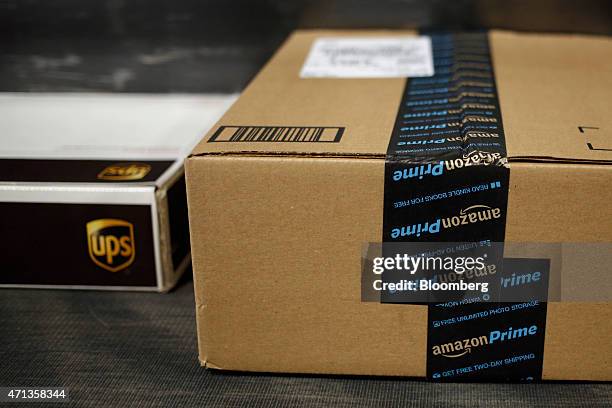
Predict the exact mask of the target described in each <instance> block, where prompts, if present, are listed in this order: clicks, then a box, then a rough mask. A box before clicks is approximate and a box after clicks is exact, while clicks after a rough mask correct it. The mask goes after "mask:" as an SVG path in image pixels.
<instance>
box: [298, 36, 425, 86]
mask: <svg viewBox="0 0 612 408" xmlns="http://www.w3.org/2000/svg"><path fill="white" fill-rule="evenodd" d="M433 74H434V66H433V56H432V51H431V39H430V38H429V37H426V36H420V37H366V38H355V37H344V38H342V37H329V38H318V39H317V40H316V41H315V42H314V44H313V45H312V48H311V49H310V53H309V54H308V58H306V62H305V63H304V66H303V67H302V72H301V73H300V76H301V77H302V78H405V77H429V76H432V75H433Z"/></svg>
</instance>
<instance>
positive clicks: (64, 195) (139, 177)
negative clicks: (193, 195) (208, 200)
mask: <svg viewBox="0 0 612 408" xmlns="http://www.w3.org/2000/svg"><path fill="white" fill-rule="evenodd" d="M232 100H233V97H231V96H225V97H224V96H208V97H203V96H116V95H115V96H113V95H87V94H78V95H76V94H74V95H70V94H64V95H57V94H42V95H36V94H27V95H20V94H4V95H2V96H1V97H0V132H2V135H3V136H2V138H0V230H1V231H2V239H1V243H2V247H3V248H4V252H3V260H2V274H1V276H0V287H35V288H71V289H115V290H149V291H167V290H169V289H170V288H172V286H173V285H174V284H175V283H176V281H177V280H178V278H179V277H180V276H181V274H182V273H183V271H184V270H185V269H186V267H187V266H188V265H189V263H190V248H189V231H188V219H187V201H186V200H187V199H186V193H185V178H184V172H183V160H184V158H185V156H186V155H187V154H188V152H189V151H190V150H191V149H192V148H193V146H194V144H195V143H196V142H197V139H199V135H200V134H201V132H202V131H205V130H206V129H207V128H206V126H207V125H208V126H210V125H211V124H212V123H214V121H215V120H217V119H218V118H219V116H220V115H221V114H222V113H223V111H224V110H225V108H227V106H229V104H230V103H231V102H232ZM203 115H204V119H205V120H202V118H203ZM207 116H208V118H207ZM206 119H208V123H206Z"/></svg>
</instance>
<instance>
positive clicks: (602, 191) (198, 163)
mask: <svg viewBox="0 0 612 408" xmlns="http://www.w3.org/2000/svg"><path fill="white" fill-rule="evenodd" d="M411 36H416V33H414V32H406V31H301V32H296V33H294V34H293V35H292V36H291V37H290V38H289V39H288V40H287V42H286V43H285V44H284V45H283V46H282V48H281V49H280V50H279V51H278V53H277V54H276V55H275V56H274V57H273V58H272V60H271V61H270V62H269V63H268V64H267V65H266V67H265V68H264V69H263V70H262V71H261V72H260V73H259V75H258V76H257V77H256V78H255V79H254V81H253V82H252V83H251V84H250V85H249V87H248V88H247V89H246V90H245V91H244V93H243V94H242V96H241V97H240V98H239V100H238V101H237V102H236V103H235V104H234V106H233V107H232V108H231V109H230V110H229V111H228V112H227V113H226V114H225V115H224V116H223V117H222V119H221V120H220V121H219V122H218V123H217V125H216V126H214V127H213V128H212V129H211V130H210V132H209V133H208V134H207V135H206V136H205V138H204V139H203V140H202V142H201V143H200V144H199V145H198V146H197V147H196V148H195V149H194V150H193V152H192V154H191V156H190V157H189V159H188V160H187V162H186V174H187V188H188V202H189V218H190V228H191V242H192V255H193V266H194V282H195V295H196V305H197V321H198V341H199V353H200V361H201V363H202V364H203V365H204V366H206V367H209V368H216V369H224V370H241V371H267V372H285V373H325V374H361V375H400V376H418V377H422V376H426V375H428V376H429V377H432V378H439V377H440V372H434V373H433V374H438V375H437V376H436V375H432V372H431V371H429V370H428V354H430V353H429V350H430V349H431V344H428V336H429V334H430V333H429V331H430V326H429V324H428V312H429V311H428V308H429V306H428V305H408V304H381V303H376V302H364V301H362V298H361V287H360V286H361V268H362V264H361V262H362V248H363V245H364V243H368V242H380V241H381V240H382V239H383V238H382V237H383V234H384V229H385V228H386V227H385V225H384V224H385V222H386V221H384V220H385V212H386V211H387V207H386V206H387V205H388V203H386V200H387V199H388V193H389V186H388V185H386V179H385V172H386V171H388V167H387V166H389V163H390V161H391V160H390V154H389V151H390V148H389V146H390V140H393V139H392V137H394V135H397V131H398V126H397V125H396V120H398V118H400V119H401V117H402V115H400V114H398V110H399V113H402V109H404V108H403V107H405V106H408V105H410V103H412V102H413V101H428V102H423V103H429V104H434V105H435V104H443V105H445V106H444V107H441V108H437V110H436V109H433V108H432V109H428V110H423V112H425V113H426V114H428V115H433V113H432V112H434V111H436V112H437V111H444V110H449V109H456V107H457V105H456V104H459V105H458V108H459V109H462V110H463V112H462V113H464V114H465V111H469V110H470V109H472V110H475V111H478V110H479V109H480V110H485V111H486V110H487V109H489V108H488V107H487V106H484V107H483V106H479V105H487V103H491V104H493V105H496V106H497V109H498V111H499V112H501V117H500V118H499V120H498V121H497V122H493V123H495V125H496V127H491V128H486V127H485V128H484V129H492V130H488V131H487V132H491V133H496V134H497V135H498V136H499V137H501V136H503V135H505V153H504V154H503V155H502V156H501V158H498V159H499V160H497V161H496V162H495V164H497V165H498V166H497V167H495V169H500V170H499V171H501V172H502V173H500V174H501V177H502V178H503V177H504V174H509V181H508V180H507V179H506V181H505V182H504V181H503V180H502V183H501V186H502V188H501V189H499V190H500V191H501V193H500V195H499V196H496V197H495V199H502V201H503V200H507V201H504V202H503V205H501V210H500V211H501V214H502V215H503V216H502V217H500V220H501V221H502V226H501V229H499V230H497V233H498V232H499V231H501V238H500V239H499V240H505V241H512V242H544V243H545V242H552V243H571V242H578V243H581V242H599V243H602V244H606V243H610V242H612V189H610V183H611V182H612V166H610V164H612V144H611V141H610V138H609V137H607V136H605V135H606V134H608V133H609V129H610V128H611V127H612V119H611V118H610V115H609V101H610V96H611V91H612V82H611V78H612V76H611V75H610V69H609V66H610V62H611V61H610V59H609V57H608V56H610V55H612V40H610V39H609V38H601V37H586V36H569V35H546V34H525V33H523V34H519V33H511V32H500V31H494V32H490V33H488V34H487V35H485V39H484V40H482V39H481V40H474V42H473V41H472V40H471V39H470V37H469V35H468V37H467V39H465V41H464V40H461V37H458V38H459V40H457V41H456V42H455V45H454V47H453V45H452V38H451V39H450V40H448V41H447V40H443V41H442V45H440V42H438V48H437V50H436V47H435V46H434V58H435V59H436V61H437V62H436V76H433V77H429V78H431V79H430V82H429V83H430V84H432V85H431V86H429V87H427V86H425V87H424V86H421V85H419V86H418V87H415V88H411V83H412V84H423V83H427V82H426V81H423V80H421V81H417V80H416V79H415V78H410V79H406V78H402V77H400V76H401V72H400V71H401V70H399V69H396V68H397V65H393V64H387V62H384V61H383V62H382V63H381V64H383V65H384V67H387V68H388V67H391V68H393V69H389V70H386V71H385V70H384V69H383V71H384V72H383V74H384V75H391V76H393V75H396V76H397V77H386V78H382V77H376V78H373V77H369V78H364V77H359V75H361V74H360V73H359V72H357V73H355V72H354V70H351V71H350V72H349V73H347V74H346V75H344V74H342V72H340V74H338V72H336V71H334V69H336V68H338V66H342V64H343V62H342V61H340V62H338V63H337V65H336V66H333V67H331V68H330V67H329V66H327V67H323V68H321V66H316V64H315V66H314V68H313V66H311V67H310V68H309V70H310V71H309V70H308V69H305V68H304V64H305V61H307V59H308V58H310V57H309V55H311V56H312V54H310V53H311V48H312V47H313V44H314V43H315V41H316V40H318V39H320V38H330V37H334V38H336V37H342V38H346V37H350V38H358V39H362V38H364V37H367V38H383V39H389V38H391V39H393V38H405V37H411ZM432 41H433V40H432ZM435 41H438V40H435ZM435 41H434V42H435ZM444 41H447V42H446V43H445V42H444ZM458 44H459V45H458ZM434 45H435V44H434ZM445 47H446V48H445ZM460 48H462V49H465V50H467V54H468V55H469V54H470V51H469V50H470V49H472V48H474V49H478V50H479V51H482V50H483V49H484V48H488V50H489V52H490V54H489V55H490V59H491V64H492V67H491V68H492V70H491V72H492V73H493V77H494V85H493V87H492V88H491V86H489V85H487V88H486V89H484V90H480V91H479V90H477V89H476V90H474V89H471V88H470V87H472V86H475V87H477V86H482V85H473V84H470V83H465V82H463V83H460V85H456V81H457V80H458V81H463V80H465V81H467V82H469V81H472V82H479V80H478V78H477V76H478V73H479V72H480V71H479V70H478V69H476V68H475V69H476V70H475V71H470V70H471V69H472V68H473V67H477V66H478V64H480V63H481V62H473V61H470V60H469V58H467V57H466V59H465V61H462V62H457V60H458V59H460V58H459V57H457V53H458V52H459V51H458V49H460ZM336 51H337V50H336ZM336 51H334V52H336ZM328 52H329V54H330V55H331V54H333V52H331V51H328ZM344 52H345V54H343V53H342V52H336V54H335V55H339V56H340V57H339V58H342V56H343V55H349V54H350V53H351V52H352V51H351V50H349V51H346V49H345V50H344ZM390 52H393V51H390ZM444 52H446V54H444ZM453 52H455V54H454V56H453V54H452V53H453ZM364 54H367V52H364ZM436 54H444V55H442V56H441V57H439V56H437V55H436ZM449 55H450V56H449ZM445 58H446V59H448V58H450V59H453V58H455V59H454V60H453V61H451V62H452V63H453V64H456V63H463V64H465V67H466V69H465V70H462V69H457V70H453V68H452V67H453V66H451V70H450V74H447V75H446V76H445V75H444V74H443V69H441V68H440V64H443V63H445V62H444V61H443V62H442V63H440V60H444V59H445ZM315 62H317V61H315ZM319 62H320V61H319ZM345 62H346V64H348V65H350V67H351V69H353V68H355V67H357V68H359V66H360V64H361V65H368V64H363V61H359V60H358V58H357V60H353V61H350V60H347V61H345ZM370 62H372V61H370ZM323 64H325V61H323ZM385 64H387V65H385ZM470 64H473V65H470ZM369 66H372V64H369ZM424 66H426V64H425V65H424ZM384 67H383V68H384ZM332 68H333V69H332ZM394 70H395V71H394ZM357 71H359V70H357ZM447 71H448V70H447ZM305 72H306V73H307V74H308V75H311V77H308V78H304V77H302V76H301V74H302V75H304V73H305ZM385 72H386V73H385ZM457 72H459V73H462V74H466V77H467V79H466V78H463V79H462V78H461V75H455V74H457ZM312 75H315V76H317V75H318V76H320V77H312ZM326 75H327V76H326ZM329 75H332V76H333V75H335V76H346V77H344V78H338V77H334V78H332V77H329ZM364 75H365V74H364ZM384 75H383V76H384ZM471 76H473V77H474V78H470V77H471ZM449 77H451V80H452V81H455V82H451V83H450V84H448V83H447V84H446V85H444V84H443V85H439V84H440V83H443V81H445V80H447V79H448V78H449ZM422 78H428V77H422ZM435 81H439V82H437V83H436V82H435ZM454 86H455V88H453V87H454ZM445 87H446V88H449V89H446V90H443V91H441V92H443V93H442V95H441V96H440V95H428V94H427V92H431V93H434V92H438V91H437V89H438V88H445ZM462 87H465V89H463V88H462ZM413 90H417V91H418V92H415V93H411V92H412V91H413ZM419 92H420V93H421V95H424V96H415V95H418V94H419ZM482 94H486V95H484V96H483V95H482ZM489 94H493V96H490V95H489ZM442 99H444V101H442V102H441V100H442ZM483 100H485V101H484V102H483ZM408 102H410V103H408ZM453 104H455V105H453ZM470 104H472V105H470ZM447 105H449V106H447ZM490 109H493V108H490ZM442 115H448V112H446V113H444V114H442ZM472 116H473V118H471V119H466V116H465V115H464V116H461V115H460V116H459V119H456V118H455V119H453V120H452V121H451V120H446V121H442V123H446V125H448V126H449V127H450V123H451V122H455V123H459V125H458V126H459V130H460V131H461V132H463V133H461V135H462V136H466V135H467V133H465V132H464V131H466V132H471V131H472V130H470V129H476V130H475V131H478V132H481V133H484V132H485V131H484V130H482V129H483V128H478V127H477V126H476V127H473V128H468V127H467V126H468V125H470V126H471V125H472V123H471V121H472V120H474V121H478V120H480V119H479V118H482V117H484V118H485V119H486V118H491V117H495V116H494V115H493V116H487V115H485V114H481V113H473V114H472ZM404 117H405V116H404ZM502 122H503V129H502ZM439 123H440V121H438V120H437V118H435V117H431V116H429V117H427V118H426V119H424V120H422V121H421V122H420V124H419V125H418V126H422V129H426V127H429V129H431V128H433V126H434V125H436V124H439ZM485 123H487V124H490V123H491V122H489V121H485ZM429 129H426V130H429ZM442 130H444V129H442ZM502 131H503V134H502ZM427 134H429V135H430V136H429V138H427V135H426V136H425V140H431V139H432V137H433V136H432V133H427ZM485 136H486V135H484V134H480V135H479V136H478V137H481V138H483V139H484V138H485ZM436 137H438V138H440V137H443V136H436ZM419 140H423V138H421V139H419ZM445 143H446V145H448V141H446V142H445ZM482 143H483V144H482V145H480V146H485V143H487V141H486V140H484V141H482ZM462 146H464V147H465V145H462ZM497 146H498V147H499V145H497ZM496 148H497V147H496ZM479 150H480V151H486V150H487V148H485V147H481V148H479ZM428 154H430V153H427V152H426V153H425V154H424V157H423V156H421V157H419V158H418V159H419V160H424V161H423V162H422V163H425V164H427V163H429V164H432V163H433V164H437V163H438V161H437V160H438V159H439V158H440V157H445V158H446V159H449V160H452V159H454V158H462V157H463V156H462V155H461V151H460V152H459V153H452V154H451V155H450V156H436V155H435V154H434V153H431V157H430V158H432V157H433V158H434V159H435V160H434V161H433V162H432V161H431V160H430V161H427V160H428V157H427V155H428ZM417 156H418V155H417ZM415 157H416V156H415ZM415 160H416V159H415ZM420 163H421V162H419V161H416V162H415V166H416V165H419V164H420ZM485 164H490V163H486V162H484V161H482V162H480V163H476V165H475V166H473V167H471V168H470V170H469V171H471V172H472V173H457V174H469V175H470V176H472V175H473V176H475V177H478V176H479V174H480V173H479V172H484V171H485V170H486V169H489V168H492V166H486V165H485ZM466 167H467V166H466ZM495 171H497V170H495ZM425 173H427V172H425ZM421 174H422V173H421ZM429 175H431V169H430V174H429ZM425 176H427V174H425ZM469 178H470V177H467V176H466V177H462V178H459V179H458V180H455V181H456V182H459V183H461V182H463V181H465V182H466V183H467V182H469V181H470V180H469ZM424 180H425V181H424V182H423V183H424V184H417V183H416V182H415V183H413V184H409V185H408V186H409V187H406V190H404V191H405V192H406V194H407V195H410V194H411V193H412V192H413V191H416V190H417V189H419V188H425V189H428V188H433V189H435V187H436V185H437V184H438V183H440V182H441V181H440V180H439V179H434V177H429V178H427V177H425V178H424ZM504 183H505V184H504ZM410 186H413V187H410ZM415 186H423V187H415ZM498 186H499V184H498ZM412 188H414V190H411V189H412ZM474 196H475V197H476V195H474ZM449 203H450V204H449V205H448V206H447V207H448V208H445V207H440V211H448V214H454V213H455V212H457V213H458V212H459V211H460V210H462V211H463V208H465V207H455V206H454V205H453V204H452V202H449ZM476 203H478V201H476ZM506 210H507V212H506ZM415 211H417V210H415ZM406 217H407V218H410V217H412V215H411V214H410V213H408V214H407V215H406ZM419 221H420V220H419ZM493 221H495V222H498V221H499V220H493ZM493 221H492V222H493ZM411 222H412V221H411ZM419 225H421V224H419ZM483 225H485V224H484V223H483ZM479 228H480V229H483V228H485V227H484V226H483V227H479ZM480 229H478V228H476V229H473V230H470V231H474V239H481V238H482V237H481V236H479V235H478V231H480ZM419 231H421V229H420V228H419ZM432 239H433V238H432ZM467 240H469V239H466V241H467ZM606 248H609V246H607V247H606ZM601 257H602V258H607V259H609V258H610V252H609V250H608V251H606V252H604V253H602V254H601ZM572 259H574V260H575V258H572ZM567 264H568V265H570V264H571V262H567ZM608 265H609V264H608ZM570 269H571V270H567V271H566V272H564V274H566V277H568V276H574V277H576V275H577V276H579V277H583V278H585V279H586V280H588V281H589V282H597V283H596V284H593V285H592V286H590V290H593V292H592V293H593V296H594V297H593V299H599V300H600V301H599V302H595V301H587V300H586V299H582V300H581V301H577V302H549V303H548V305H547V312H546V313H545V336H544V337H543V356H540V358H543V362H542V361H540V375H541V378H542V379H546V380H611V379H612V361H611V356H612V343H611V341H610V339H611V338H612V323H611V322H612V305H611V304H610V296H609V295H610V293H611V287H610V284H609V279H605V277H606V276H607V272H606V271H608V272H609V267H607V266H606V265H605V264H603V266H602V264H598V263H597V262H596V260H593V259H590V260H589V261H587V262H586V263H582V264H581V267H578V266H576V265H574V266H573V267H571V268H570ZM572 274H574V275H572ZM595 278H597V279H595ZM593 288H595V289H593ZM568 298H571V296H570V297H565V299H568ZM545 308H546V305H545ZM508 316H509V315H508ZM508 318H509V317H508ZM483 321H484V320H483ZM506 321H507V320H506V317H502V318H500V319H498V320H497V322H498V323H499V324H501V325H503V324H504V323H505V322H506ZM456 330H457V331H456V332H455V333H456V334H457V336H459V337H460V336H461V334H462V330H461V329H460V328H459V329H456ZM517 344H518V342H517ZM466 352H469V354H470V355H471V356H472V357H473V356H477V355H478V353H477V352H476V350H474V352H472V350H471V349H470V350H467V351H466ZM472 357H470V358H472ZM483 358H484V357H483ZM483 361H485V360H483ZM486 361H489V360H486ZM504 364H505V363H504ZM509 377H510V376H509ZM526 377H527V375H525V376H523V377H512V378H508V379H511V380H530V379H538V378H539V376H537V378H526ZM483 378H484V379H486V378H487V376H486V375H484V377H483ZM493 378H494V379H500V378H501V379H504V378H505V377H504V376H503V375H502V376H501V377H499V376H497V377H493ZM450 379H451V380H461V379H462V377H461V376H455V377H452V376H451V378H450Z"/></svg>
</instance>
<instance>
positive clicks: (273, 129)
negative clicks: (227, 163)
mask: <svg viewBox="0 0 612 408" xmlns="http://www.w3.org/2000/svg"><path fill="white" fill-rule="evenodd" d="M343 133H344V128H343V127H337V126H336V127H327V126H221V127H219V129H217V131H216V132H215V133H214V134H213V135H212V136H211V138H210V139H208V143H211V142H293V143H295V142H311V143H338V142H340V139H341V138H342V134H343Z"/></svg>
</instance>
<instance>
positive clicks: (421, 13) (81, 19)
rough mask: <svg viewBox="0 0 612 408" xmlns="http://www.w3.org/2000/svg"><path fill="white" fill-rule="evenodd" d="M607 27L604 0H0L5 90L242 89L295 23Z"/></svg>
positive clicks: (611, 18)
mask: <svg viewBox="0 0 612 408" xmlns="http://www.w3.org/2000/svg"><path fill="white" fill-rule="evenodd" d="M400 27H401V28H426V29H451V30H460V29H468V30H473V29H483V28H505V29H513V30H529V31H555V32H579V33H591V34H610V33H612V2H610V1H606V0H581V1H574V0H540V1H536V0H454V1H453V0H448V1H442V0H432V1H425V0H370V1H365V0H352V1H349V0H293V1H292V0H259V1H257V0H0V91H105V92H237V91H240V90H241V89H242V88H243V87H244V86H245V85H246V83H248V81H249V80H250V79H251V78H252V77H253V75H254V74H255V73H256V72H257V71H258V69H259V68H260V67H261V65H262V64H263V63H264V62H265V61H266V60H267V59H268V58H269V57H270V56H271V55H272V53H273V52H274V50H275V49H276V48H277V47H278V46H279V45H280V44H281V43H282V41H283V40H284V39H285V37H286V36H287V34H288V33H290V32H291V31H292V30H294V29H296V28H400Z"/></svg>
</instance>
